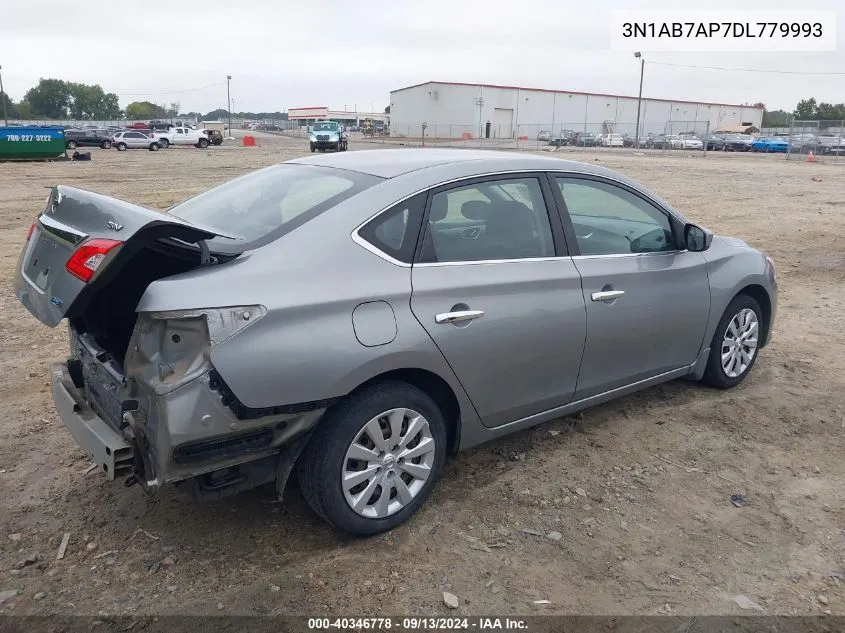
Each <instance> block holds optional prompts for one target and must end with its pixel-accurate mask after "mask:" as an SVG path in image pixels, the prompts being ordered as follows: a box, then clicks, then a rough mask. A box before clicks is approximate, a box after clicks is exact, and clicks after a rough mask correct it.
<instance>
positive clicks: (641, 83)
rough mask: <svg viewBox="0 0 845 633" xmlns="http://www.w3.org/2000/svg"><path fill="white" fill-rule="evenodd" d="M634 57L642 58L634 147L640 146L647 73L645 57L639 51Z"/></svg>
mask: <svg viewBox="0 0 845 633" xmlns="http://www.w3.org/2000/svg"><path fill="white" fill-rule="evenodd" d="M634 57H636V58H637V59H639V60H640V93H639V95H638V96H637V129H636V130H635V131H634V149H639V148H640V105H641V104H642V101H643V74H645V57H643V56H642V53H640V52H639V51H637V52H636V53H634Z"/></svg>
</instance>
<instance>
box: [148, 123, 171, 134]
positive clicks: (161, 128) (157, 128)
mask: <svg viewBox="0 0 845 633" xmlns="http://www.w3.org/2000/svg"><path fill="white" fill-rule="evenodd" d="M147 127H149V128H150V129H151V130H152V131H153V132H166V131H167V130H169V129H170V128H172V127H175V126H174V125H173V123H170V122H169V121H150V124H149V125H148V126H147Z"/></svg>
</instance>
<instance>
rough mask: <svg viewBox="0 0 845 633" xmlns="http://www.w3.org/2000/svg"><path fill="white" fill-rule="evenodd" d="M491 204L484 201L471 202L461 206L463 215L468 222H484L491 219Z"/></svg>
mask: <svg viewBox="0 0 845 633" xmlns="http://www.w3.org/2000/svg"><path fill="white" fill-rule="evenodd" d="M490 206H491V205H490V203H489V202H485V201H484V200H470V201H468V202H464V203H463V204H462V205H461V215H462V216H464V217H465V218H466V219H467V220H484V221H486V220H487V218H488V217H490Z"/></svg>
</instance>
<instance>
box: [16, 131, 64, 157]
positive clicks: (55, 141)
mask: <svg viewBox="0 0 845 633" xmlns="http://www.w3.org/2000/svg"><path fill="white" fill-rule="evenodd" d="M64 155H65V132H64V130H63V129H62V128H60V127H38V126H27V127H2V126H0V160H44V159H50V158H59V157H61V156H64Z"/></svg>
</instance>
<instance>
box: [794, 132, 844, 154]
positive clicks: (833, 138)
mask: <svg viewBox="0 0 845 633" xmlns="http://www.w3.org/2000/svg"><path fill="white" fill-rule="evenodd" d="M793 147H795V144H794V143H793ZM811 151H812V152H814V153H816V154H834V155H837V156H838V155H839V154H845V137H840V136H838V135H832V134H820V135H818V136H813V137H811V138H809V139H804V141H803V143H802V144H801V152H802V153H804V154H807V153H809V152H811Z"/></svg>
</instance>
